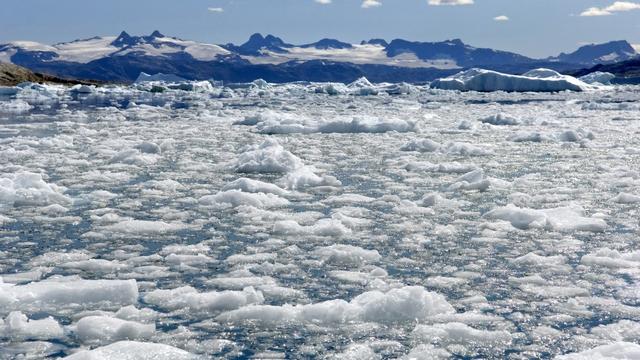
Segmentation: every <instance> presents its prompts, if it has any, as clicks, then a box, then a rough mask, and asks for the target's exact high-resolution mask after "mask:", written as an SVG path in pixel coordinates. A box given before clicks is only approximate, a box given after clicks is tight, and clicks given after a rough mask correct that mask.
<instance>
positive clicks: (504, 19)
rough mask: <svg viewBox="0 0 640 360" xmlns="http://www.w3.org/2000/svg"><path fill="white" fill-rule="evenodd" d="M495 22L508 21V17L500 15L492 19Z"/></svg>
mask: <svg viewBox="0 0 640 360" xmlns="http://www.w3.org/2000/svg"><path fill="white" fill-rule="evenodd" d="M493 20H495V21H509V17H508V16H506V15H500V16H496V17H494V18H493Z"/></svg>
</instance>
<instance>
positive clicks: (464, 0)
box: [428, 0, 473, 6]
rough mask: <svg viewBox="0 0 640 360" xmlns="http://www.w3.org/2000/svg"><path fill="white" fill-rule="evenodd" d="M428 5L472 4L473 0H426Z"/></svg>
mask: <svg viewBox="0 0 640 360" xmlns="http://www.w3.org/2000/svg"><path fill="white" fill-rule="evenodd" d="M428 2H429V5H432V6H441V5H449V6H455V5H473V0H428Z"/></svg>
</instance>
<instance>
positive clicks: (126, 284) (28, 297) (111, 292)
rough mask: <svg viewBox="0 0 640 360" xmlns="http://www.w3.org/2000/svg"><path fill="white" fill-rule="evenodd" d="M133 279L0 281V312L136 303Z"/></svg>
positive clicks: (111, 306)
mask: <svg viewBox="0 0 640 360" xmlns="http://www.w3.org/2000/svg"><path fill="white" fill-rule="evenodd" d="M137 301H138V286H137V284H136V281H135V280H80V279H73V278H72V279H68V278H60V279H50V280H45V281H40V282H32V283H29V284H26V285H11V284H3V283H0V313H7V312H9V311H14V310H16V311H23V312H27V313H35V312H41V311H42V312H51V313H58V312H60V311H64V310H67V309H69V308H82V309H91V308H94V309H101V308H113V307H120V306H125V305H131V304H135V303H136V302H137Z"/></svg>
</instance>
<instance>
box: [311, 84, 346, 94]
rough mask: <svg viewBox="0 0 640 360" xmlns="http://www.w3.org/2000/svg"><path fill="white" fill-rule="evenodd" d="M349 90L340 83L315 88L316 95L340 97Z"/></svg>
mask: <svg viewBox="0 0 640 360" xmlns="http://www.w3.org/2000/svg"><path fill="white" fill-rule="evenodd" d="M348 91H349V88H348V87H347V86H345V85H344V84H342V83H326V84H321V85H319V86H318V87H316V89H315V92H316V94H327V95H342V94H346V93H347V92H348Z"/></svg>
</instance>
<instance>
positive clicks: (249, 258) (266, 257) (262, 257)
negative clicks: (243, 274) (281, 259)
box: [225, 253, 278, 265]
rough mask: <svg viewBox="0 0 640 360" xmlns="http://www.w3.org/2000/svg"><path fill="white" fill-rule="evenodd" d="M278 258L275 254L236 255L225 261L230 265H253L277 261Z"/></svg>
mask: <svg viewBox="0 0 640 360" xmlns="http://www.w3.org/2000/svg"><path fill="white" fill-rule="evenodd" d="M277 257H278V256H277V255H276V254H274V253H256V254H234V255H231V256H229V257H227V258H226V259H225V261H226V262H228V263H229V264H234V265H237V264H251V263H261V262H265V261H272V260H275V259H276V258H277Z"/></svg>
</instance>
